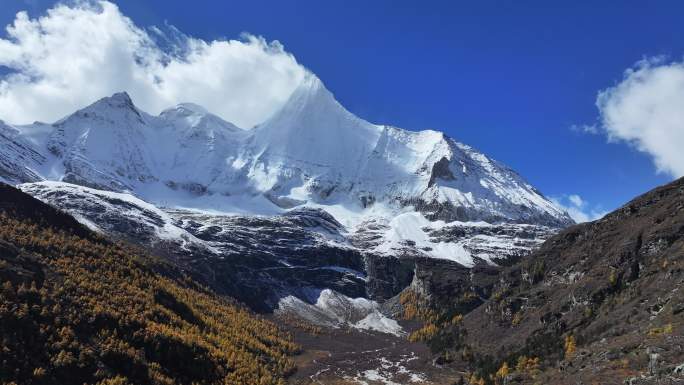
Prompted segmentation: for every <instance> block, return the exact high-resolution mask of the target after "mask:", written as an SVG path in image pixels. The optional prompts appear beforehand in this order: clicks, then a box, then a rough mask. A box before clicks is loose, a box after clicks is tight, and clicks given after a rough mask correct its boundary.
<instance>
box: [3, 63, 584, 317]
mask: <svg viewBox="0 0 684 385" xmlns="http://www.w3.org/2000/svg"><path fill="white" fill-rule="evenodd" d="M0 146H1V147H0V179H2V180H5V181H7V182H9V183H12V184H20V188H22V189H23V190H24V191H26V192H28V193H30V194H32V195H34V196H36V197H38V198H40V199H42V200H44V201H47V202H49V203H51V204H53V205H56V206H58V207H61V208H63V209H65V210H67V211H69V212H71V213H72V214H74V215H75V216H76V217H77V218H79V219H80V220H82V221H83V222H84V223H86V224H88V225H89V226H91V227H93V228H95V229H99V230H101V231H104V232H107V233H110V234H114V235H116V236H119V237H122V238H127V239H131V240H133V241H135V242H140V243H145V244H150V245H156V246H155V247H159V245H160V244H163V245H164V247H165V248H166V249H168V248H169V247H175V248H177V250H176V251H173V252H169V253H168V254H170V255H173V256H174V258H176V259H178V260H179V261H180V262H182V263H183V264H185V265H186V266H187V267H188V268H189V269H195V270H196V271H198V272H201V274H204V275H205V276H206V277H208V278H207V282H208V283H209V284H212V282H219V281H221V279H231V280H232V281H231V282H229V284H226V285H225V287H223V289H224V291H225V292H227V293H229V294H231V295H233V296H236V297H238V298H240V299H243V300H245V301H246V302H252V303H255V302H254V301H256V302H258V306H259V307H274V306H276V305H277V303H278V301H279V299H281V298H285V297H287V296H289V295H294V296H296V297H298V298H300V299H305V300H306V299H309V300H313V299H312V298H309V297H311V295H310V293H311V292H315V293H320V292H322V290H325V289H329V288H332V289H333V290H335V291H336V292H340V293H344V294H345V295H348V296H349V297H350V298H351V297H358V296H367V297H372V298H377V299H386V298H389V297H391V296H393V295H395V294H396V293H398V291H400V290H401V289H403V288H404V287H405V286H406V285H407V284H408V283H410V282H411V279H412V278H411V274H412V273H411V271H412V269H413V268H412V267H411V266H407V265H406V264H404V263H403V262H392V260H393V258H387V257H396V258H398V259H405V258H414V259H415V258H424V257H434V258H440V259H445V260H450V261H453V262H457V263H458V264H459V265H461V266H464V267H473V266H475V265H478V264H481V263H484V264H490V265H496V264H497V263H498V262H500V261H503V260H506V259H508V258H511V257H517V256H520V255H522V254H525V253H527V252H529V250H531V249H532V248H534V247H535V246H536V245H538V244H539V243H540V242H541V241H542V240H543V239H545V238H546V237H547V236H549V235H550V234H551V233H553V232H554V231H555V230H556V229H558V228H561V227H563V226H566V225H568V224H571V223H572V220H571V219H570V218H569V216H568V215H567V214H566V213H565V212H563V211H561V210H559V209H558V208H557V207H555V206H554V205H553V204H552V203H551V202H550V201H549V200H547V199H546V198H545V197H544V196H543V195H541V194H540V193H539V192H538V191H537V190H536V189H534V188H533V187H532V186H531V185H529V184H528V183H527V182H525V181H524V180H523V179H522V178H521V177H520V176H519V175H518V174H517V173H515V172H514V171H513V170H511V169H509V168H508V167H506V166H504V165H502V164H500V163H498V162H496V161H494V160H492V159H490V158H489V157H487V156H486V155H484V154H481V153H479V152H477V151H476V150H474V149H473V148H471V147H469V146H467V145H464V144H461V143H458V142H456V141H455V140H453V139H451V138H449V137H447V136H446V135H444V134H443V133H441V132H438V131H420V132H414V131H407V130H403V129H400V128H396V127H392V126H385V125H376V124H372V123H369V122H367V121H365V120H363V119H361V118H359V117H357V116H355V115H353V114H352V113H350V112H349V111H347V110H346V109H345V108H344V107H342V106H341V105H340V104H339V103H338V102H337V101H336V100H335V98H334V97H333V95H332V94H331V93H330V92H329V91H328V90H327V89H326V88H325V87H324V86H323V84H322V83H321V81H320V80H319V79H318V78H317V77H316V76H315V75H313V74H309V75H308V76H307V77H306V78H305V80H304V81H303V82H302V84H301V85H300V86H299V87H298V88H297V89H296V90H295V91H294V93H293V94H292V95H291V97H290V98H289V100H288V101H287V102H286V103H285V105H284V106H283V107H282V109H281V110H280V111H278V112H277V113H275V114H274V115H273V116H272V117H270V118H269V119H268V120H266V121H265V122H264V123H262V124H260V125H258V126H257V127H254V128H251V129H243V128H239V127H236V126H235V125H233V124H231V123H229V122H226V121H224V120H222V119H221V118H219V117H218V116H216V115H213V114H211V113H210V112H208V111H206V110H205V109H204V108H202V107H200V106H197V105H194V104H190V103H186V104H180V105H178V106H175V107H172V108H169V109H167V110H165V111H163V112H162V113H161V114H159V115H158V116H152V115H150V114H147V113H145V112H144V111H141V110H140V109H138V108H137V107H136V106H135V105H134V103H133V101H132V100H131V98H130V97H129V96H128V95H127V94H126V93H118V94H114V95H112V96H110V97H106V98H103V99H101V100H99V101H97V102H95V103H93V104H92V105H90V106H87V107H85V108H83V109H81V110H79V111H76V112H75V113H73V114H71V115H69V116H67V117H65V118H63V119H61V120H59V121H58V122H56V123H54V124H46V123H39V122H36V123H34V124H31V125H25V126H12V125H8V124H5V123H2V122H0ZM79 186H82V187H79ZM241 258H242V259H241ZM244 258H247V259H249V262H248V263H243V262H244ZM219 270H220V271H222V272H224V276H221V275H220V274H219V273H217V272H218V271H219ZM222 277H223V278H222ZM294 277H296V278H294ZM238 283H239V284H238ZM256 296H260V297H259V299H258V300H257V299H255V298H256ZM290 302H291V301H290ZM314 302H315V301H314ZM350 303H354V302H353V301H352V302H350Z"/></svg>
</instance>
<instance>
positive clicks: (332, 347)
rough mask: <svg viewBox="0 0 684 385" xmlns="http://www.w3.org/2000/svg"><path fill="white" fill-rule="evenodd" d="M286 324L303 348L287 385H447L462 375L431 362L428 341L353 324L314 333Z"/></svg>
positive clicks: (405, 326) (404, 325) (405, 325)
mask: <svg viewBox="0 0 684 385" xmlns="http://www.w3.org/2000/svg"><path fill="white" fill-rule="evenodd" d="M402 326H403V327H404V328H405V329H407V328H411V326H412V325H410V324H403V322H402ZM287 328H288V329H289V330H290V331H291V332H292V333H293V334H294V336H295V342H296V343H298V344H300V345H301V346H302V348H303V350H304V351H303V353H302V354H300V355H299V356H297V357H295V364H296V366H297V372H296V373H295V374H294V375H292V376H291V377H290V379H289V381H288V383H289V384H291V385H305V384H307V385H308V384H325V385H347V384H349V385H352V384H361V385H399V384H402V385H403V384H431V385H451V384H454V383H456V382H457V380H458V379H459V378H460V376H461V373H459V372H457V371H456V370H454V369H450V368H444V367H438V366H436V365H434V364H433V363H432V358H431V355H430V351H429V349H428V348H427V346H425V345H424V344H421V343H413V342H409V341H408V340H407V339H406V337H396V336H393V335H390V334H384V333H376V332H368V331H362V330H356V329H335V330H331V329H325V330H322V331H321V332H320V333H315V332H310V331H304V330H302V329H300V328H297V327H292V326H287Z"/></svg>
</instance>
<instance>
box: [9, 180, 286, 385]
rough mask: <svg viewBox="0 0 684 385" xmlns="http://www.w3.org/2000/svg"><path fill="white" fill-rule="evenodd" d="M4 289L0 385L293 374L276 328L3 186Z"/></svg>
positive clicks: (247, 380)
mask: <svg viewBox="0 0 684 385" xmlns="http://www.w3.org/2000/svg"><path fill="white" fill-rule="evenodd" d="M159 271H165V272H166V273H169V274H165V275H162V274H160V273H159ZM0 280H2V287H1V288H0V351H1V352H2V354H1V355H0V383H10V384H11V383H16V384H79V385H80V384H84V383H88V384H96V383H97V384H195V383H203V384H205V383H206V384H214V383H215V384H219V383H220V384H224V383H226V384H282V383H284V382H283V379H284V377H285V376H286V375H287V374H289V373H290V372H292V371H293V370H294V365H293V361H292V360H291V358H290V357H289V356H290V355H292V354H294V353H295V352H297V350H298V347H297V346H296V345H295V344H294V343H293V342H292V340H291V337H290V336H289V335H287V334H285V333H283V332H281V331H280V330H279V329H278V328H277V327H276V326H275V325H274V324H272V323H270V322H268V321H265V320H262V319H259V318H256V317H255V316H254V315H253V314H252V313H250V312H248V311H247V310H244V309H243V308H242V307H240V306H238V305H237V304H234V303H232V302H229V301H227V300H226V299H223V298H219V297H217V296H216V295H214V294H213V293H212V292H210V291H207V290H205V289H204V288H202V287H200V286H198V285H197V284H196V283H194V282H193V281H192V280H190V279H188V278H185V277H184V275H183V274H182V272H180V271H177V270H175V269H174V268H173V267H170V266H168V265H165V264H163V263H162V262H159V261H156V260H155V259H153V258H151V257H149V256H146V255H144V254H139V253H137V252H136V251H135V250H133V249H131V248H129V247H127V246H125V245H123V244H115V243H112V242H110V241H108V240H106V239H104V238H103V237H101V236H99V235H97V234H94V233H92V232H90V231H88V230H87V229H86V228H84V227H82V226H81V225H79V224H78V223H77V222H76V221H75V220H74V219H73V218H72V217H70V216H68V215H66V214H63V213H61V212H59V211H58V210H56V209H53V208H52V207H50V206H48V205H46V204H43V203H41V202H40V201H38V200H36V199H33V198H31V197H29V196H27V195H25V194H23V193H21V192H19V191H18V190H16V189H14V188H12V187H9V186H7V185H2V184H0Z"/></svg>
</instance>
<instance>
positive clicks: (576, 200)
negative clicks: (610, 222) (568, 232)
mask: <svg viewBox="0 0 684 385" xmlns="http://www.w3.org/2000/svg"><path fill="white" fill-rule="evenodd" d="M550 199H551V202H553V204H555V205H556V206H558V208H560V209H561V210H565V212H567V213H568V215H570V217H571V218H572V219H573V220H574V221H575V222H577V223H582V222H589V221H594V220H597V219H600V218H603V216H604V215H606V214H608V211H605V210H602V209H601V207H600V206H594V207H589V206H590V205H589V203H588V202H587V201H585V200H584V199H582V197H580V196H579V195H577V194H570V195H563V196H560V197H551V198H550Z"/></svg>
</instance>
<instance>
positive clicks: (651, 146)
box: [596, 58, 684, 177]
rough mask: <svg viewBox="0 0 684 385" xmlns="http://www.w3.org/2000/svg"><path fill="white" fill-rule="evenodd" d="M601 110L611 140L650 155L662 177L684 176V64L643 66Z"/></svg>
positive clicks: (602, 96)
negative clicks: (668, 175)
mask: <svg viewBox="0 0 684 385" xmlns="http://www.w3.org/2000/svg"><path fill="white" fill-rule="evenodd" d="M596 105H597V106H598V108H599V111H600V116H601V117H600V120H601V123H602V128H603V129H604V130H605V132H606V133H607V134H608V137H609V139H610V140H613V141H624V142H627V143H629V144H630V145H632V146H634V148H636V149H637V150H639V151H642V152H644V153H647V154H649V155H650V156H651V158H652V159H653V162H654V164H655V166H656V168H657V170H658V171H659V172H663V173H667V174H670V175H672V176H673V177H680V176H683V175H684V62H670V63H667V62H665V61H664V60H663V59H662V58H653V59H646V60H643V61H641V62H639V63H637V65H636V66H634V68H630V69H628V70H627V71H625V73H624V77H623V79H622V81H621V82H620V83H618V84H617V85H616V86H614V87H611V88H608V89H606V90H603V91H601V92H599V94H598V97H597V101H596Z"/></svg>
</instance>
